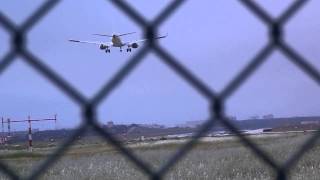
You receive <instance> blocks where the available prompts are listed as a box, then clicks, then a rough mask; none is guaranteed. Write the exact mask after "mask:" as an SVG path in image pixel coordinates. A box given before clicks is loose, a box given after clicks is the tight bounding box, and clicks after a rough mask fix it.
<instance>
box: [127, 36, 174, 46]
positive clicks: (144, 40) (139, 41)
mask: <svg viewBox="0 0 320 180" xmlns="http://www.w3.org/2000/svg"><path fill="white" fill-rule="evenodd" d="M167 36H168V34H167V35H165V36H159V37H155V38H154V39H162V38H166V37H167ZM149 40H150V39H139V40H136V41H131V42H127V43H126V44H133V43H143V42H146V41H149Z"/></svg>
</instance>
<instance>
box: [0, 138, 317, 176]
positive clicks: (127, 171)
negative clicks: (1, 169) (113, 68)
mask: <svg viewBox="0 0 320 180" xmlns="http://www.w3.org/2000/svg"><path fill="white" fill-rule="evenodd" d="M311 134H312V133H290V134H269V135H253V136H248V137H249V138H250V139H252V140H253V141H254V143H255V144H257V145H258V146H259V147H261V148H263V149H264V150H265V151H266V152H267V153H269V154H270V155H272V157H273V159H274V160H275V161H276V162H278V163H282V162H284V161H285V160H286V159H288V158H289V157H290V155H292V154H293V153H294V152H295V151H297V150H298V149H299V147H300V146H301V145H302V144H303V143H304V142H305V141H306V140H307V139H308V138H309V137H310V135H311ZM186 141H188V139H180V140H162V141H153V142H138V143H133V144H127V145H126V146H127V147H128V148H130V149H131V150H132V151H133V152H134V153H135V154H136V155H137V156H139V157H140V158H141V159H143V160H144V161H145V162H146V163H148V164H149V165H150V166H152V167H153V168H154V169H157V168H159V167H160V166H161V165H162V164H163V163H165V162H166V161H167V160H168V159H169V158H170V157H171V156H172V155H173V153H175V152H176V151H177V150H178V148H179V147H181V146H182V145H183V144H184V143H185V142H186ZM54 149H55V146H52V144H51V145H50V146H46V145H45V144H38V148H34V151H33V152H27V151H26V150H23V149H14V148H12V149H10V150H1V155H0V158H1V160H2V161H5V162H6V163H8V164H9V165H10V166H11V167H12V168H14V169H15V170H16V171H17V172H18V173H19V174H21V175H23V176H26V175H27V174H29V173H30V171H31V170H32V169H33V168H36V166H38V165H39V164H41V162H43V160H44V159H45V158H46V157H48V155H49V154H50V153H51V152H52V151H53V150H54ZM290 177H291V179H318V177H320V143H317V144H316V145H315V146H314V147H313V148H312V149H310V150H309V151H308V152H307V153H306V155H305V156H304V157H303V158H302V159H301V160H300V161H299V163H298V164H297V165H296V166H295V167H294V168H293V169H292V170H291V173H290ZM165 178H166V179H274V172H273V171H272V169H271V168H270V167H269V166H267V165H266V164H264V163H263V162H262V161H261V160H259V159H258V158H257V157H256V156H255V155H253V153H252V151H250V150H249V149H248V148H246V147H245V146H243V145H242V144H241V143H240V142H239V140H238V139H237V138H236V137H233V136H229V137H207V138H203V139H202V140H201V142H199V144H198V145H197V146H196V147H195V148H194V149H193V150H192V151H191V152H189V153H188V154H187V155H186V156H185V157H184V158H183V159H182V160H181V161H179V162H178V163H177V164H176V165H175V166H174V167H173V168H171V169H170V170H169V172H168V173H167V174H166V176H165ZM1 179H5V176H3V175H2V176H1ZM42 179H147V176H146V175H144V174H143V173H142V172H141V171H139V169H138V168H137V167H135V166H134V165H133V164H132V163H131V162H130V161H128V160H127V159H126V158H125V157H124V156H123V155H122V154H121V153H119V152H118V151H117V150H116V149H114V148H113V147H112V146H110V145H109V144H107V143H105V142H104V141H102V140H101V139H95V141H93V140H92V139H91V140H90V141H88V140H83V141H82V140H79V141H77V142H76V143H75V144H74V145H73V146H72V147H71V148H70V149H69V150H68V151H67V152H66V154H65V155H64V156H63V157H62V158H60V159H59V160H58V161H57V162H56V163H55V164H54V165H53V166H52V167H51V168H49V169H48V170H47V171H46V172H45V173H44V175H43V176H42Z"/></svg>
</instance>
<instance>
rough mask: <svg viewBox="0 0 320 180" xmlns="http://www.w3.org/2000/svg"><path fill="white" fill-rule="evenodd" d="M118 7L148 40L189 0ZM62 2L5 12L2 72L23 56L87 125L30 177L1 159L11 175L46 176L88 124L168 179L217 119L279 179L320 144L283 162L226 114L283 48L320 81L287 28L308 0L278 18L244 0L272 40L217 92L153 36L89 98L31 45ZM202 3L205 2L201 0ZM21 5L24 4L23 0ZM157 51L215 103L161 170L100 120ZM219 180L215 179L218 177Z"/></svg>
mask: <svg viewBox="0 0 320 180" xmlns="http://www.w3.org/2000/svg"><path fill="white" fill-rule="evenodd" d="M110 1H111V3H113V5H114V7H115V8H118V9H120V10H121V11H123V13H124V14H126V15H127V16H129V17H130V18H131V20H132V21H133V22H135V23H136V24H138V25H139V26H140V27H141V28H142V29H143V31H144V34H145V38H148V39H153V38H154V37H155V36H156V35H157V30H158V29H159V27H160V26H161V24H162V23H163V22H165V21H166V20H167V19H168V18H170V16H171V15H172V14H173V13H174V12H175V11H176V10H177V9H179V8H182V5H183V3H184V2H186V1H184V0H174V1H172V2H171V3H170V4H169V5H168V6H167V7H166V8H164V10H163V11H162V12H161V13H159V15H158V16H157V17H156V18H155V19H154V20H152V21H147V20H146V19H145V17H143V16H141V15H140V13H139V12H137V11H135V10H134V9H133V8H132V7H131V6H130V5H129V4H127V3H125V2H124V1H121V0H110ZM61 2H62V1H59V0H49V1H46V2H45V3H44V4H43V5H42V6H40V7H39V8H38V9H37V10H36V11H35V12H34V13H33V14H32V15H31V16H30V17H29V18H28V19H27V20H26V21H25V22H24V23H22V24H21V25H15V24H14V23H13V22H12V21H11V20H10V17H7V16H5V15H4V14H3V13H2V12H0V27H1V28H4V29H5V30H6V31H7V32H8V33H9V34H10V35H11V50H10V51H9V52H8V53H7V54H6V55H5V56H4V57H3V58H2V59H1V60H0V73H3V72H4V71H5V70H6V69H7V68H9V67H10V65H11V64H12V62H14V61H15V59H16V57H17V56H20V57H22V60H23V61H25V62H26V63H28V64H29V65H30V66H31V67H33V69H34V70H35V71H37V72H39V73H40V74H42V75H43V76H44V77H45V78H47V79H48V80H49V81H50V82H51V83H52V84H54V85H55V86H57V87H58V88H59V89H60V90H61V91H62V92H64V94H65V95H66V96H68V97H70V98H71V99H72V100H73V101H75V102H76V103H77V104H78V105H79V107H80V108H81V109H82V124H81V126H80V127H79V128H78V129H77V130H76V131H75V133H74V134H73V135H72V136H71V137H69V138H68V139H67V140H66V141H65V142H64V143H63V144H62V145H61V146H60V147H59V148H58V149H57V150H56V151H55V152H54V153H53V154H52V155H51V156H50V157H48V158H47V160H46V161H45V162H43V163H42V164H41V165H40V166H39V168H37V169H35V170H34V171H33V172H32V173H31V175H30V176H28V177H19V176H18V174H17V173H16V172H14V171H13V170H12V169H10V168H9V167H8V166H7V165H6V164H5V163H4V162H1V161H0V169H1V171H2V172H3V173H5V174H6V175H7V176H8V177H10V178H11V179H37V178H39V177H41V175H42V174H43V173H45V172H46V170H48V168H50V167H51V165H52V164H53V163H54V162H55V161H57V160H58V158H59V157H61V156H63V154H64V152H65V151H66V149H67V148H69V147H70V145H72V143H73V142H74V141H75V140H76V138H77V137H78V136H80V135H82V134H83V133H85V131H86V130H87V129H88V128H93V129H94V130H95V131H96V132H97V133H99V134H100V135H101V136H102V137H103V138H104V139H105V140H106V141H108V142H109V143H110V144H112V145H113V146H115V147H116V148H117V149H118V150H119V151H120V152H121V153H123V154H124V155H125V156H126V157H127V158H128V159H129V160H131V161H132V162H133V163H134V164H135V165H136V166H137V167H138V168H139V169H140V170H141V171H143V172H144V173H145V174H147V175H148V176H149V177H150V179H163V177H164V175H165V173H166V172H167V171H168V170H169V169H170V168H171V167H172V166H174V165H175V163H176V162H177V161H179V160H180V159H181V158H182V157H183V156H184V155H186V154H187V153H188V152H189V151H190V150H191V149H192V148H193V147H194V145H195V144H196V143H197V142H198V139H199V138H200V137H201V136H202V135H204V134H205V133H206V132H208V131H209V130H210V129H211V128H212V127H213V126H214V125H215V123H216V122H220V123H221V124H223V125H224V126H225V127H226V128H228V129H229V130H230V131H232V132H233V133H235V134H236V135H237V136H238V137H239V138H240V140H241V142H242V143H243V144H244V145H245V146H247V147H248V148H250V150H252V153H253V154H255V156H256V157H257V158H259V159H261V160H262V161H263V162H264V163H266V164H267V165H269V166H270V167H271V168H272V169H273V170H274V171H275V172H276V174H277V179H287V177H288V174H289V171H290V169H291V168H292V167H293V166H294V165H295V164H296V163H297V161H298V160H299V159H300V158H301V157H302V156H303V155H304V154H305V153H306V152H307V151H308V150H309V149H310V148H311V147H312V146H313V145H314V144H315V142H316V140H317V139H318V137H319V136H320V133H319V132H317V133H316V134H314V135H313V136H312V137H311V138H310V139H309V140H308V141H306V142H305V143H304V144H303V145H302V146H301V147H300V149H298V150H297V151H296V152H295V153H294V154H293V155H292V156H291V157H290V158H289V159H288V160H287V161H286V162H285V163H283V164H278V163H276V162H275V161H274V160H273V159H272V157H271V156H270V155H269V154H267V153H265V152H264V151H263V150H261V149H260V148H259V147H258V146H256V145H255V144H253V143H252V142H251V141H250V140H249V139H248V138H247V137H245V136H243V135H242V134H240V133H239V132H238V131H237V128H236V127H234V125H233V124H231V123H230V121H229V120H228V119H227V117H226V116H225V115H224V109H225V108H224V104H225V101H226V100H227V99H228V97H229V96H230V95H232V94H233V93H234V92H235V91H236V90H237V89H238V88H239V87H240V86H241V85H242V84H243V82H244V81H246V79H248V77H250V76H252V75H253V74H254V72H255V70H256V69H257V68H258V67H259V66H261V65H262V64H263V63H264V62H265V61H266V60H267V57H268V56H269V55H270V54H271V53H272V52H273V51H274V50H276V49H277V50H280V51H281V52H282V53H283V54H284V55H285V56H286V57H287V58H288V60H289V61H291V62H292V63H293V64H295V65H296V66H297V67H299V68H300V69H301V70H303V71H304V73H306V74H307V75H308V76H309V77H310V78H312V79H313V80H314V81H316V83H318V84H320V73H319V72H318V71H317V69H316V68H314V67H313V66H312V65H310V64H309V63H308V61H307V60H306V59H305V58H304V57H303V56H301V55H300V54H298V53H297V52H296V51H295V50H294V49H293V48H291V47H290V45H289V44H287V43H286V42H285V41H284V40H283V37H284V35H283V33H284V28H283V27H284V26H285V24H286V23H287V22H288V21H289V20H290V19H291V18H293V16H294V15H295V14H296V13H297V12H298V11H299V10H301V9H302V7H303V5H304V4H306V3H307V2H308V0H296V1H292V4H291V5H290V6H289V8H287V10H285V11H284V12H283V13H282V14H281V15H280V16H279V17H278V18H272V17H271V16H270V15H269V14H268V13H266V11H265V10H264V9H263V7H260V6H259V5H257V4H255V3H254V1H250V0H239V2H240V3H241V4H242V5H243V6H245V7H246V8H247V9H248V10H249V11H251V12H252V15H254V16H256V17H257V18H258V19H260V20H261V21H262V22H264V24H265V25H266V28H268V29H269V41H268V42H267V43H266V45H265V46H264V47H263V48H262V49H261V50H260V51H259V52H258V53H257V54H256V55H255V57H254V58H253V59H251V60H250V62H249V63H248V64H247V66H246V67H245V68H244V69H242V70H241V71H240V73H239V74H238V75H237V76H236V77H235V78H234V79H233V80H232V81H231V83H230V84H228V85H227V86H226V87H225V88H224V90H223V91H221V92H219V93H218V92H214V91H212V90H211V89H210V88H209V87H208V86H207V85H206V84H205V83H203V82H202V81H200V80H199V79H198V78H197V77H196V76H195V75H193V74H192V73H191V72H190V71H189V70H188V69H187V68H186V67H185V66H184V65H183V64H180V63H179V62H181V61H178V60H177V59H176V57H174V55H171V54H169V53H168V52H166V51H165V50H164V49H163V48H162V47H161V46H160V45H159V44H157V43H156V42H155V41H153V40H151V41H149V42H148V44H147V46H144V47H142V48H141V49H140V50H139V52H138V53H137V54H136V55H135V56H133V57H131V58H130V60H129V61H128V63H127V64H125V65H124V66H123V67H122V68H120V69H119V71H118V72H117V73H116V74H115V75H114V76H113V78H112V79H111V81H109V82H106V84H105V85H104V86H103V87H102V88H101V89H100V91H98V92H97V93H96V95H95V96H94V97H93V98H92V99H87V98H86V97H84V96H83V95H82V94H81V93H80V92H79V91H78V90H77V89H75V88H73V87H72V86H71V85H70V84H69V83H68V82H67V81H65V80H64V79H63V77H61V76H60V75H59V74H56V73H55V72H54V71H53V70H52V69H50V68H49V67H48V66H46V65H45V64H43V63H42V61H41V58H39V57H36V56H35V55H34V54H33V53H32V52H30V51H29V50H27V48H26V36H27V34H28V32H29V31H30V30H31V28H33V27H34V26H35V25H36V24H37V23H38V22H39V21H41V19H42V18H43V17H44V16H46V14H47V13H48V12H50V11H52V10H54V7H55V6H56V5H57V4H58V3H61ZM199 2H200V1H199ZM17 6H18V4H17ZM149 52H153V53H155V54H156V55H157V56H158V57H159V58H160V60H161V61H162V62H163V63H165V64H166V65H167V66H168V67H169V68H171V70H172V71H174V72H175V73H177V74H178V75H179V76H181V77H182V78H183V79H184V80H185V81H186V82H187V83H188V84H189V85H190V86H192V87H193V88H194V89H195V90H197V92H198V93H200V94H201V95H202V96H203V97H204V98H205V99H207V100H208V101H209V102H210V105H211V106H210V107H209V108H210V112H211V117H210V118H209V119H208V120H207V121H206V122H205V123H204V124H203V125H202V126H201V128H200V130H199V131H198V132H197V133H196V135H195V136H194V137H193V138H192V139H190V140H189V141H188V142H187V143H186V144H184V145H183V146H182V147H181V149H180V150H178V151H177V152H176V153H175V154H174V155H173V156H172V157H171V158H170V159H169V160H168V161H167V162H166V163H165V164H163V165H162V167H161V168H160V169H158V170H153V169H152V168H151V167H150V166H148V165H147V164H145V163H144V162H143V161H142V160H141V159H139V158H138V157H136V156H135V155H134V154H133V153H132V152H131V151H130V150H129V149H127V148H126V147H124V146H122V145H121V143H120V142H118V141H117V139H115V138H114V137H113V136H112V135H111V134H110V133H109V132H108V131H106V130H104V129H102V128H101V127H100V126H99V125H98V123H97V119H96V110H97V107H98V106H99V105H100V103H101V102H102V100H103V99H107V98H108V95H109V94H110V93H111V92H112V91H113V90H114V89H115V87H116V86H118V85H119V84H120V83H121V82H122V81H123V80H124V79H125V78H126V77H127V76H128V75H129V74H130V72H132V71H133V70H134V69H135V67H136V66H137V65H138V64H139V63H141V62H142V61H143V60H144V57H145V56H146V54H147V53H149ZM212 178H213V179H214V177H212Z"/></svg>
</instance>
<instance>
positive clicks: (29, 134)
mask: <svg viewBox="0 0 320 180" xmlns="http://www.w3.org/2000/svg"><path fill="white" fill-rule="evenodd" d="M28 123H29V133H28V137H29V151H30V152H32V132H31V118H30V116H28Z"/></svg>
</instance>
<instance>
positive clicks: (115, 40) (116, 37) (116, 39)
mask: <svg viewBox="0 0 320 180" xmlns="http://www.w3.org/2000/svg"><path fill="white" fill-rule="evenodd" d="M134 33H136V32H130V33H124V34H112V35H108V34H93V35H96V36H105V37H110V38H111V42H95V41H80V40H75V39H69V41H70V42H76V43H87V44H95V45H99V48H100V49H101V50H105V52H106V53H110V52H111V51H110V47H118V48H120V52H122V47H124V46H127V52H131V48H138V47H139V43H142V42H145V41H148V40H150V39H140V40H135V41H131V42H123V41H122V40H121V36H125V35H129V34H134ZM167 36H168V35H165V36H159V37H155V38H154V39H162V38H165V37H167Z"/></svg>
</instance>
